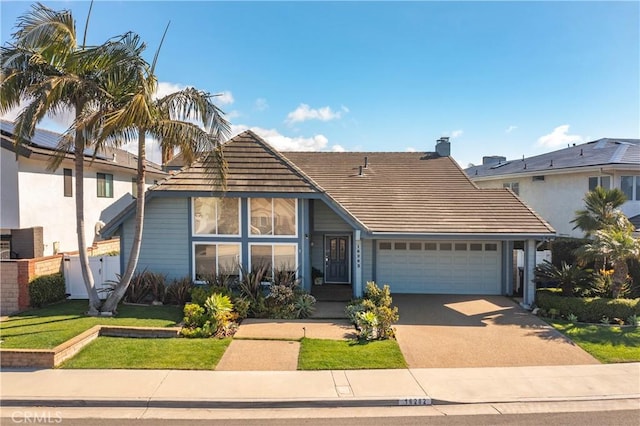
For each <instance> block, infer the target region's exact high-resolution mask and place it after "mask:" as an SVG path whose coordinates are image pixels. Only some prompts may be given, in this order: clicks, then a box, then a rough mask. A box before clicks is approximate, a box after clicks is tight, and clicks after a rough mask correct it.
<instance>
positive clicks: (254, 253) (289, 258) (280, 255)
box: [249, 244, 298, 275]
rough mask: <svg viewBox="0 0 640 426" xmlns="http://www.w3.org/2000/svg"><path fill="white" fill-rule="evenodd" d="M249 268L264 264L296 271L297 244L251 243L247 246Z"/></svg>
mask: <svg viewBox="0 0 640 426" xmlns="http://www.w3.org/2000/svg"><path fill="white" fill-rule="evenodd" d="M249 253H250V256H251V259H250V260H251V265H250V266H251V268H252V269H253V268H256V267H262V266H266V267H267V268H268V270H269V271H270V272H268V275H271V274H272V273H273V270H274V269H275V270H282V271H296V270H297V269H298V262H297V257H298V256H297V254H298V245H297V244H251V245H250V246H249Z"/></svg>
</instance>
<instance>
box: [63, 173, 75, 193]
mask: <svg viewBox="0 0 640 426" xmlns="http://www.w3.org/2000/svg"><path fill="white" fill-rule="evenodd" d="M62 180H63V189H62V192H63V194H64V196H65V197H73V170H71V169H62Z"/></svg>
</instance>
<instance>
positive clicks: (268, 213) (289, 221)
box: [249, 198, 297, 236]
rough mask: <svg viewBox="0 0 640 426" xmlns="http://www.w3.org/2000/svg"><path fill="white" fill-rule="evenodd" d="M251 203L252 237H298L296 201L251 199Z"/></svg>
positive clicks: (288, 199) (286, 199) (290, 199)
mask: <svg viewBox="0 0 640 426" xmlns="http://www.w3.org/2000/svg"><path fill="white" fill-rule="evenodd" d="M249 203H250V215H251V221H250V223H251V231H250V234H251V235H286V236H295V235H296V230H297V220H296V217H297V215H296V210H297V209H296V206H297V201H296V200H295V199H292V198H251V199H250V200H249Z"/></svg>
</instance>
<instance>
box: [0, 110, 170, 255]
mask: <svg viewBox="0 0 640 426" xmlns="http://www.w3.org/2000/svg"><path fill="white" fill-rule="evenodd" d="M13 128H14V125H13V123H12V122H10V121H6V120H0V131H1V149H0V167H1V180H0V184H1V189H0V229H1V236H2V255H3V257H4V258H9V257H13V258H29V257H39V256H49V255H53V254H56V253H61V252H67V253H68V252H74V251H76V250H78V240H77V236H76V214H75V211H76V210H75V199H76V189H75V175H76V172H75V166H74V160H73V154H72V153H70V154H67V155H66V157H65V158H64V159H63V160H62V163H61V164H60V167H58V168H57V169H56V170H49V169H48V166H49V160H51V158H52V157H53V155H54V154H55V148H56V146H57V145H58V141H59V140H60V137H61V135H60V134H58V133H55V132H50V131H47V130H42V129H36V131H35V133H34V135H33V137H32V138H31V140H30V141H29V142H28V143H27V144H24V145H22V147H21V148H20V152H19V154H20V155H18V156H17V157H16V152H15V139H14V136H13ZM136 169H137V156H135V155H133V154H131V153H129V152H127V151H124V150H122V149H107V150H105V151H101V152H97V153H94V152H93V150H91V149H87V150H86V151H85V168H84V208H85V237H86V240H87V244H88V245H91V244H92V243H93V242H95V241H96V240H98V239H100V235H99V233H98V232H97V231H99V229H100V228H101V227H102V226H103V225H104V224H105V223H107V222H109V221H110V220H111V219H112V218H113V217H114V216H115V215H117V214H118V213H119V212H120V211H121V210H122V209H123V208H124V207H126V206H127V205H129V203H130V202H131V201H132V200H133V196H132V194H133V193H134V192H135V184H134V180H135V177H136V174H137V172H136ZM165 176H166V173H164V172H163V171H162V169H161V168H160V166H159V165H157V164H154V163H151V162H148V163H147V185H148V186H150V185H153V184H154V182H155V181H159V180H161V179H163V178H164V177H165ZM40 229H41V233H40ZM32 230H33V231H32ZM25 231H28V232H25ZM25 239H31V240H33V241H24V240H25ZM18 240H20V241H18ZM25 247H28V248H29V249H28V250H27V249H25ZM27 252H28V253H27Z"/></svg>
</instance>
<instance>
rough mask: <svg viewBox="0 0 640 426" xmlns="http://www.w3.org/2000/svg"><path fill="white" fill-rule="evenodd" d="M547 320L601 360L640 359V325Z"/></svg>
mask: <svg viewBox="0 0 640 426" xmlns="http://www.w3.org/2000/svg"><path fill="white" fill-rule="evenodd" d="M547 321H548V322H549V323H550V324H551V325H552V326H553V328H555V329H556V330H558V331H559V332H561V333H562V334H564V335H565V336H567V337H568V338H569V339H571V340H572V341H573V342H575V343H576V344H577V345H578V346H580V347H581V348H582V349H584V350H585V351H587V352H589V353H590V354H591V355H593V356H594V357H595V358H596V359H598V360H599V361H600V362H603V363H607V364H609V363H616V362H637V361H640V327H618V326H605V325H597V324H573V323H570V322H567V321H558V320H547Z"/></svg>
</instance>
